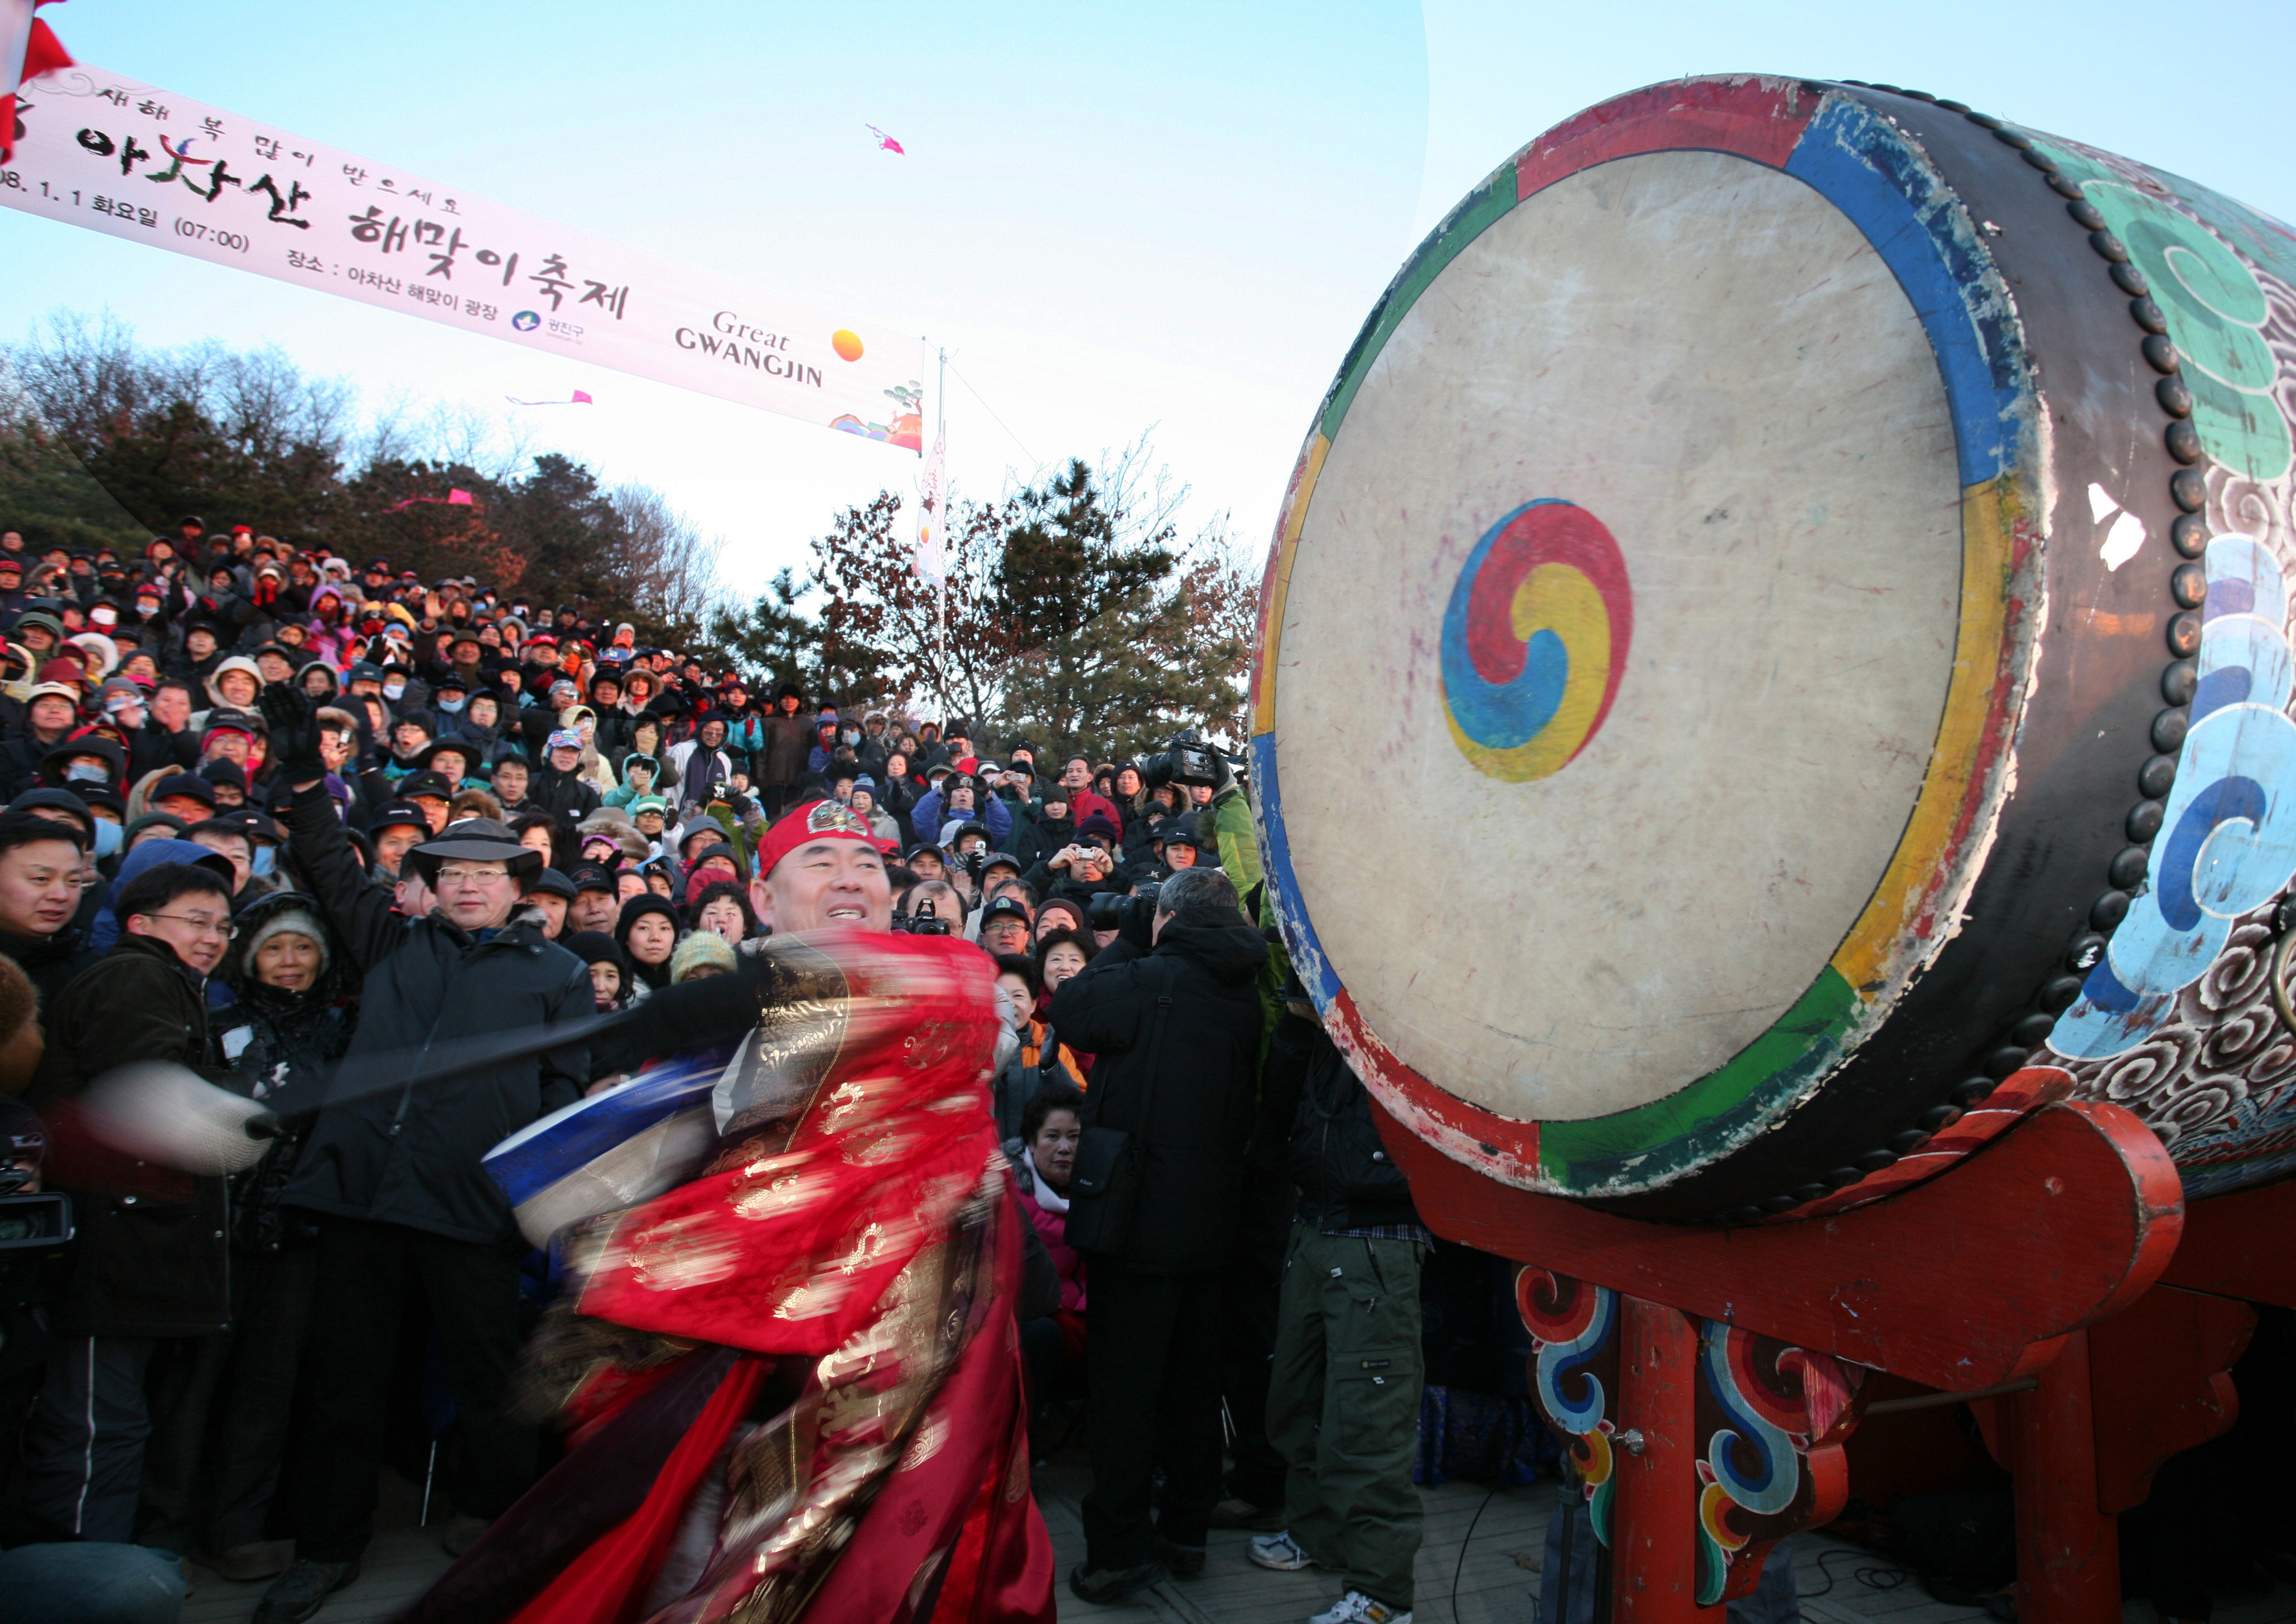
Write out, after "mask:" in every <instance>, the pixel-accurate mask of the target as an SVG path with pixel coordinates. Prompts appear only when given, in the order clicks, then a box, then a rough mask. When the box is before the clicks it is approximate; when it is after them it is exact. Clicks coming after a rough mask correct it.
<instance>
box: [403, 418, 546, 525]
mask: <svg viewBox="0 0 2296 1624" xmlns="http://www.w3.org/2000/svg"><path fill="white" fill-rule="evenodd" d="M553 404H556V403H554V402H553ZM417 502H436V503H439V504H441V505H443V506H447V507H475V506H476V505H477V504H476V503H474V502H472V501H471V493H470V492H469V491H467V490H449V491H448V492H447V494H446V495H445V496H409V497H407V498H406V501H404V502H394V503H392V504H390V505H389V507H386V508H384V509H383V510H382V511H383V512H384V513H397V512H398V510H399V509H400V508H402V507H413V506H414V504H416V503H417Z"/></svg>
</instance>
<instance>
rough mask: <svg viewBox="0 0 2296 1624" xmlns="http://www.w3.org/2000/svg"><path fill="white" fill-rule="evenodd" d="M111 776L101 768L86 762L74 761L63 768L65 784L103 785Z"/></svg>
mask: <svg viewBox="0 0 2296 1624" xmlns="http://www.w3.org/2000/svg"><path fill="white" fill-rule="evenodd" d="M110 778H111V774H109V773H107V772H105V771H104V770H103V769H102V767H96V766H94V765H92V764H91V763H88V762H86V761H75V762H73V763H72V764H71V765H70V767H66V768H64V782H65V783H106V782H108V781H109V780H110Z"/></svg>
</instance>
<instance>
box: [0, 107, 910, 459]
mask: <svg viewBox="0 0 2296 1624" xmlns="http://www.w3.org/2000/svg"><path fill="white" fill-rule="evenodd" d="M18 105H19V107H20V108H21V117H22V122H23V126H24V132H25V134H24V139H23V140H22V141H21V142H19V143H18V144H17V148H16V154H15V158H14V160H13V161H12V163H11V164H10V165H9V166H8V167H7V168H4V169H0V203H5V204H6V205H8V206H9V207H10V208H13V209H23V210H25V211H26V212H27V213H30V214H37V215H45V216H46V217H48V218H50V219H53V220H64V221H68V222H70V224H72V225H75V226H87V227H89V228H91V229H93V230H95V231H101V232H107V233H109V234H111V235H113V236H115V237H126V238H128V239H129V240H131V241H134V242H146V243H149V244H151V245H152V246H154V247H158V248H168V249H173V250H175V251H176V252H177V253H179V254H190V255H192V256H193V257H194V258H201V259H210V260H213V261H215V262H216V263H217V264H219V265H229V266H236V267H239V268H240V269H242V270H249V271H255V272H258V273H260V274H261V275H266V276H272V277H276V278H277V279H278V280H280V281H282V282H292V283H301V284H303V285H305V286H307V287H314V288H320V289H324V290H325V291H328V292H330V293H338V294H340V295H341V296H343V297H344V298H346V299H358V300H359V301H361V302H362V303H365V304H370V305H380V306H382V307H384V308H388V309H395V310H400V311H405V312H407V313H409V314H411V315H414V316H424V317H427V318H428V319H430V320H431V321H434V322H439V323H442V324H445V325H447V326H449V327H460V328H463V329H465V330H466V331H469V332H483V333H486V334H488V335H489V336H490V337H494V338H498V339H504V340H508V341H509V342H511V343H513V344H522V345H525V346H527V347H528V348H529V349H539V350H544V351H546V352H548V353H550V354H553V355H560V356H566V357H571V358H573V359H576V360H578V361H586V362H588V363H590V364H591V365H596V366H605V367H611V368H612V369H614V370H615V371H617V372H624V373H632V374H634V375H635V376H637V377H641V378H652V379H654V380H656V381H660V382H662V383H669V384H675V385H676V386H677V387H679V388H681V389H689V390H700V391H701V392H702V393H704V394H709V395H717V396H722V397H723V398H726V399H727V400H738V401H740V402H742V404H743V405H745V406H762V407H764V408H765V409H766V410H767V411H769V412H781V413H784V414H788V415H789V416H791V417H799V418H803V419H804V420H805V421H807V422H815V423H819V424H821V425H822V426H824V427H825V428H831V429H837V430H840V431H843V432H845V433H848V434H855V435H859V436H861V437H863V438H865V439H874V440H881V441H884V442H885V443H886V444H888V445H892V446H898V447H902V448H903V449H905V450H908V451H912V452H915V453H918V454H922V452H923V450H924V418H923V408H924V383H923V379H924V358H925V352H924V340H923V339H922V338H920V337H915V336H912V335H909V334H905V333H895V332H885V331H884V330H882V329H881V328H878V327H875V326H872V325H870V324H866V323H863V322H858V321H856V320H853V319H851V318H850V317H849V316H845V315H843V314H842V313H837V314H832V313H828V312H824V311H821V310H817V309H815V308H812V307H811V306H808V305H804V304H799V303H797V302H795V301H793V300H791V299H781V298H778V297H775V295H773V294H770V293H767V292H764V291H760V290H758V289H757V288H754V287H750V286H747V285H745V284H743V283H741V282H739V281H737V280H735V279H734V278H732V277H727V276H720V275H713V274H711V273H709V272H707V271H702V270H697V269H695V268H694V267H691V266H682V265H676V264H673V263H670V262H669V261H667V260H662V259H657V258H652V256H650V255H646V254H642V253H639V252H636V251H635V250H631V249H628V248H626V247H624V246H622V245H621V244H619V243H618V242H611V241H609V240H608V239H606V238H603V237H598V236H593V235H591V234H588V233H586V232H578V231H572V230H570V229H568V228H567V227H565V226H558V225H553V223H552V222H550V221H548V220H545V219H541V218H539V217H536V216H534V215H530V214H526V213H522V212H521V211H520V210H517V209H509V208H505V207H504V206H503V205H502V204H499V203H495V202H490V201H488V200H486V199H484V198H480V197H474V196H472V195H471V193H467V192H463V191H460V190H458V189H456V188H455V187H452V186H447V185H440V184H439V183H437V182H434V181H430V180H425V179H423V178H422V177H421V176H414V175H410V174H408V173H406V171H405V170H403V169H398V168H392V167H391V166H389V165H388V164H383V163H380V162H376V161H373V160H368V159H364V158H360V157H357V156H356V155H355V154H353V153H349V152H340V151H339V150H337V149H336V148H333V147H329V146H323V145H321V144H319V143H317V142H316V141H309V140H306V139H305V138H303V137H302V136H299V135H290V134H289V133H288V132H286V131H284V130H278V129H273V128H271V127H268V126H266V125H261V124H256V123H252V122H250V120H248V119H242V118H240V117H239V116H238V115H237V114H235V113H227V112H224V111H220V110H219V109H217V108H212V107H205V106H202V105H201V104H200V103H196V102H192V101H189V100H186V99H185V98H184V97H182V96H178V95H175V94H170V93H169V92H167V91H164V90H158V89H154V88H153V87H152V86H149V85H142V84H138V83H136V82H135V80H133V79H127V78H120V77H119V76H118V75H117V74H111V73H106V72H103V71H102V70H100V69H92V68H88V67H86V66H85V65H81V66H79V67H76V68H71V69H68V70H64V71H62V72H60V73H55V74H52V75H50V76H49V77H47V78H42V79H39V80H37V81H36V82H33V83H31V84H28V85H27V86H25V87H24V89H23V91H22V93H21V94H20V96H19V100H18Z"/></svg>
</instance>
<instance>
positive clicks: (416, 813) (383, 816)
mask: <svg viewBox="0 0 2296 1624" xmlns="http://www.w3.org/2000/svg"><path fill="white" fill-rule="evenodd" d="M386 829H420V830H422V831H423V832H424V833H429V831H430V819H429V818H427V817H425V816H422V808H420V807H418V806H416V805H415V804H414V802H413V801H411V800H394V801H389V802H388V803H386V804H385V805H384V806H382V807H381V808H379V809H378V810H377V811H376V812H375V815H374V816H373V817H370V818H368V819H367V820H366V832H367V833H369V834H381V833H382V832H383V831H384V830H386Z"/></svg>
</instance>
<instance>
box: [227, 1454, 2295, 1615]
mask: <svg viewBox="0 0 2296 1624" xmlns="http://www.w3.org/2000/svg"><path fill="white" fill-rule="evenodd" d="M1089 1483H1090V1476H1089V1474H1088V1472H1087V1471H1086V1469H1085V1468H1084V1466H1083V1465H1082V1464H1081V1463H1080V1462H1078V1461H1076V1460H1071V1459H1063V1460H1062V1461H1059V1462H1056V1463H1054V1464H1052V1465H1049V1466H1047V1467H1046V1468H1044V1469H1042V1470H1041V1471H1040V1472H1038V1474H1037V1501H1038V1504H1039V1505H1042V1506H1043V1508H1044V1513H1045V1522H1046V1526H1047V1528H1049V1529H1050V1530H1051V1531H1052V1536H1053V1548H1054V1553H1055V1554H1056V1555H1057V1556H1058V1558H1059V1562H1060V1571H1061V1574H1062V1583H1061V1586H1060V1589H1059V1593H1058V1594H1059V1600H1060V1614H1061V1617H1062V1620H1067V1621H1070V1624H1148V1620H1151V1619H1153V1620H1159V1621H1160V1624H1208V1621H1210V1624H1305V1620H1307V1619H1308V1618H1309V1617H1310V1616H1311V1615H1313V1614H1315V1613H1316V1612H1320V1611H1322V1610H1323V1609H1324V1607H1325V1606H1327V1605H1328V1604H1329V1603H1331V1602H1332V1601H1333V1598H1334V1596H1335V1595H1336V1591H1335V1589H1334V1587H1333V1583H1332V1580H1331V1579H1330V1577H1329V1576H1328V1575H1325V1574H1321V1573H1317V1572H1315V1571H1308V1572H1304V1573H1271V1572H1268V1571H1266V1570H1264V1569H1260V1568H1255V1567H1253V1566H1252V1565H1251V1562H1248V1561H1246V1560H1245V1559H1244V1554H1243V1546H1244V1541H1245V1539H1246V1538H1248V1536H1246V1535H1243V1534H1225V1533H1215V1534H1214V1535H1213V1536H1212V1548H1211V1561H1210V1566H1209V1567H1208V1568H1207V1569H1206V1571H1205V1572H1204V1575H1203V1577H1202V1578H1201V1579H1189V1580H1184V1581H1176V1582H1173V1583H1169V1584H1165V1585H1162V1586H1160V1587H1157V1589H1156V1590H1155V1591H1154V1592H1153V1593H1152V1594H1151V1595H1150V1596H1149V1597H1148V1598H1147V1599H1146V1601H1145V1603H1135V1604H1128V1605H1126V1606H1121V1607H1092V1606H1087V1605H1086V1604H1085V1603H1081V1602H1078V1600H1077V1599H1076V1598H1075V1597H1074V1596H1072V1595H1070V1594H1069V1591H1068V1586H1067V1583H1066V1577H1067V1574H1068V1571H1069V1570H1070V1568H1072V1567H1074V1566H1075V1565H1076V1564H1077V1563H1078V1562H1081V1561H1082V1560H1083V1557H1084V1532H1083V1529H1082V1526H1081V1524H1080V1523H1079V1522H1078V1516H1077V1503H1078V1497H1080V1496H1081V1495H1082V1494H1083V1492H1084V1490H1085V1489H1086V1488H1087V1486H1088V1485H1089ZM390 1485H391V1487H390V1492H389V1495H388V1496H387V1497H386V1504H385V1506H384V1514H383V1518H382V1521H384V1522H385V1523H386V1524H392V1525H395V1526H387V1527H386V1528H385V1530H384V1531H383V1532H382V1533H381V1534H380V1535H379V1536H378V1537H377V1538H376V1540H375V1543H374V1546H373V1548H372V1550H371V1551H370V1553H369V1555H368V1560H367V1564H366V1570H365V1573H364V1575H363V1576H362V1577H361V1578H360V1579H359V1581H358V1582H357V1584H356V1585H354V1586H352V1587H350V1588H349V1589H348V1590H346V1591H344V1592H343V1594H342V1595H340V1596H338V1597H337V1598H336V1599H335V1600H334V1601H333V1602H332V1603H329V1604H328V1606H327V1608H326V1610H325V1611H324V1612H322V1613H321V1614H320V1615H319V1620H318V1624H387V1620H391V1619H394V1618H396V1617H397V1616H398V1613H399V1612H401V1611H403V1610H404V1609H405V1608H406V1605H407V1603H409V1602H411V1601H413V1600H414V1597H416V1596H417V1595H421V1594H422V1591H423V1589H424V1588H425V1587H427V1586H428V1585H429V1584H430V1581H431V1580H432V1579H435V1578H437V1577H438V1576H439V1573H441V1572H442V1571H445V1569H446V1567H447V1558H446V1556H445V1554H443V1553H442V1552H441V1551H440V1550H439V1538H438V1530H436V1529H435V1528H433V1529H430V1530H424V1529H421V1528H417V1527H415V1526H414V1513H415V1511H416V1508H417V1497H415V1496H414V1494H413V1493H412V1492H411V1491H409V1490H406V1489H405V1488H404V1486H403V1485H400V1484H398V1483H397V1481H396V1480H390ZM1553 1504H1554V1485H1553V1484H1552V1483H1545V1482H1541V1483H1535V1484H1532V1485H1530V1486H1529V1487H1527V1488H1521V1489H1496V1490H1494V1489H1490V1488H1489V1487H1488V1486H1487V1485H1484V1484H1480V1483H1466V1482H1453V1483H1446V1484H1445V1485H1443V1486H1442V1487H1441V1488H1439V1489H1434V1490H1432V1491H1431V1492H1430V1493H1428V1494H1427V1496H1426V1505H1427V1531H1426V1542H1425V1544H1424V1545H1423V1546H1422V1548H1421V1550H1420V1554H1419V1597H1418V1608H1417V1616H1418V1619H1419V1620H1420V1621H1421V1624H1531V1619H1532V1596H1533V1594H1534V1593H1535V1591H1536V1589H1537V1587H1538V1577H1539V1576H1538V1571H1537V1570H1538V1562H1539V1557H1540V1554H1541V1551H1542V1548H1543V1541H1544V1539H1545V1536H1546V1517H1547V1513H1548V1510H1549V1508H1550V1507H1551V1506H1552V1505H1553ZM1463 1542H1464V1546H1465V1553H1466V1554H1465V1557H1464V1561H1463V1560H1462V1558H1461V1555H1460V1551H1461V1546H1462V1544H1463ZM1795 1555H1796V1562H1795V1568H1796V1573H1797V1577H1798V1578H1799V1579H1800V1590H1801V1594H1802V1597H1803V1600H1802V1603H1801V1611H1802V1616H1803V1617H1804V1618H1805V1619H1807V1620H1811V1621H1812V1624H1980V1620H1984V1619H1985V1617H1986V1615H1985V1614H1984V1613H1983V1612H1978V1611H1976V1610H1974V1609H1971V1608H1965V1607H1948V1606H1944V1605H1942V1604H1940V1603H1937V1602H1934V1601H1931V1599H1930V1598H1929V1596H1928V1595H1926V1594H1924V1593H1923V1590H1922V1589H1921V1587H1919V1586H1918V1585H1915V1584H1913V1583H1910V1582H1901V1583H1896V1584H1894V1585H1893V1584H1892V1581H1893V1580H1895V1579H1898V1575H1897V1573H1896V1571H1895V1570H1893V1569H1892V1568H1891V1567H1890V1563H1889V1562H1886V1561H1884V1560H1883V1559H1882V1558H1880V1557H1877V1556H1875V1555H1874V1554H1872V1553H1871V1552H1869V1551H1866V1550H1865V1549H1864V1548H1863V1547H1861V1546H1853V1545H1850V1544H1849V1543H1847V1542H1846V1541H1842V1540H1837V1539H1833V1538H1829V1537H1827V1536H1825V1535H1823V1534H1820V1535H1807V1536H1804V1537H1803V1538H1800V1539H1798V1540H1796V1541H1795ZM1455 1580H1456V1595H1457V1602H1456V1606H1455V1605H1454V1603H1453V1600H1452V1597H1453V1594H1454V1583H1455ZM262 1590H263V1587H262V1586H260V1585H232V1584H225V1582H223V1581H222V1580H220V1579H216V1578H214V1577H213V1576H212V1575H209V1574H204V1573H203V1574H201V1575H200V1577H199V1581H198V1588H197V1591H196V1593H195V1594H194V1595H193V1597H192V1600H191V1602H190V1603H189V1604H188V1605H187V1606H186V1607H185V1608H184V1624H242V1620H245V1619H246V1618H247V1616H248V1614H249V1613H250V1612H252V1611H253V1610H254V1606H255V1600H256V1597H257V1596H258V1595H261V1594H262ZM2123 1613H2124V1624H2159V1621H2158V1620H2157V1619H2156V1618H2155V1616H2154V1614H2153V1610H2152V1609H2151V1608H2150V1607H2149V1606H2147V1605H2145V1604H2144V1603H2139V1602H2131V1603H2128V1605H2127V1606H2126V1607H2125V1608H2124V1609H2123ZM2291 1621H2296V1588H2292V1587H2287V1586H2281V1587H2278V1588H2276V1590H2274V1591H2273V1592H2272V1593H2271V1594H2270V1595H2259V1596H2252V1597H2244V1598H2240V1599H2237V1600H2232V1599H2227V1600H2226V1601H2221V1602H2219V1603H2218V1607H2217V1612H2216V1624H2291Z"/></svg>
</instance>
